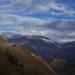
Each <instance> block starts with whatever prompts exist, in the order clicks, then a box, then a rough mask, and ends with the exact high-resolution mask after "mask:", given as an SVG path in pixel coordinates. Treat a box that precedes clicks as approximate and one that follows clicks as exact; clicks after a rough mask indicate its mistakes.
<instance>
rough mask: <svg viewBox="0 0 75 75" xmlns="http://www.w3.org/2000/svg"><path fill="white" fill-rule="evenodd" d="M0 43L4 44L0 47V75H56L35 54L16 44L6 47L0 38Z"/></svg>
mask: <svg viewBox="0 0 75 75" xmlns="http://www.w3.org/2000/svg"><path fill="white" fill-rule="evenodd" d="M2 42H3V43H5V44H4V45H0V75H56V73H55V72H54V71H53V70H52V69H50V68H49V67H47V66H46V65H45V64H44V63H45V62H42V61H41V60H39V58H38V57H37V56H36V55H35V54H33V53H30V52H27V51H25V49H24V48H22V47H21V46H19V45H17V44H14V45H10V44H9V45H8V44H7V42H6V41H4V40H3V39H2V38H0V43H2ZM26 50H27V49H26ZM34 57H35V58H34ZM37 58H38V59H37Z"/></svg>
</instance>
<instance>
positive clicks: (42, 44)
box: [2, 33, 75, 75]
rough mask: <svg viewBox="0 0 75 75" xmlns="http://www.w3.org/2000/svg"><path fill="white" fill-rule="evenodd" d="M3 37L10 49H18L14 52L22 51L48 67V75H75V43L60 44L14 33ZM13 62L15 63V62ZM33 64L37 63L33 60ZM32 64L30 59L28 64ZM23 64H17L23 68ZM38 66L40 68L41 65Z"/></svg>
mask: <svg viewBox="0 0 75 75" xmlns="http://www.w3.org/2000/svg"><path fill="white" fill-rule="evenodd" d="M2 36H3V37H4V38H5V39H6V40H7V42H8V43H9V45H10V47H11V46H13V47H16V50H14V52H15V51H18V49H20V50H19V51H23V55H26V54H27V53H28V55H29V56H30V58H33V59H35V60H36V61H37V62H40V63H42V64H43V68H44V66H46V68H47V69H46V68H44V69H46V72H47V73H48V74H47V75H52V74H54V75H55V74H57V75H58V74H59V75H75V42H67V43H58V42H56V41H54V40H52V39H49V38H47V37H44V36H40V35H20V34H14V33H13V34H12V33H7V34H6V33H4V34H3V35H2ZM4 42H5V41H4ZM18 47H19V48H18ZM11 51H12V50H11ZM14 52H12V53H14ZM16 53H17V52H16ZM20 53H21V52H20ZM7 54H8V53H7ZM9 54H11V53H9ZM8 57H10V56H8ZM18 57H19V56H18ZM24 58H26V57H24ZM24 58H23V59H24ZM11 59H12V58H9V60H10V61H11ZM26 59H27V58H26ZM14 60H15V59H14ZM27 60H28V59H27ZM17 61H18V60H17ZM21 61H23V60H21ZM11 62H12V63H14V62H13V61H11ZM32 62H33V63H35V62H34V61H33V60H32ZM32 62H31V59H29V60H28V62H27V63H30V64H32ZM22 63H23V62H20V63H17V64H18V65H20V67H23V66H24V65H23V64H22ZM14 64H15V63H14ZM30 64H28V65H29V66H31V69H32V65H33V64H32V65H30ZM15 65H16V64H15ZM36 65H37V66H39V64H36ZM26 68H27V67H26ZM33 68H34V67H33ZM29 69H30V68H29ZM29 69H27V70H29ZM39 69H40V67H39ZM37 71H38V67H37ZM44 71H45V70H44ZM34 72H35V70H34ZM41 72H43V71H41ZM30 73H31V72H30ZM40 74H41V75H46V73H40ZM40 74H38V75H40ZM30 75H31V74H30ZM34 75H37V74H34Z"/></svg>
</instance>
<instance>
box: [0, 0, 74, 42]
mask: <svg viewBox="0 0 75 75" xmlns="http://www.w3.org/2000/svg"><path fill="white" fill-rule="evenodd" d="M74 4H75V1H74V0H66V1H65V0H0V33H1V32H5V31H7V32H16V33H20V34H29V35H30V34H34V35H44V36H47V37H49V38H52V39H55V40H57V41H59V42H60V41H73V40H75V5H74Z"/></svg>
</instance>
